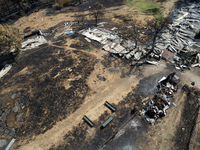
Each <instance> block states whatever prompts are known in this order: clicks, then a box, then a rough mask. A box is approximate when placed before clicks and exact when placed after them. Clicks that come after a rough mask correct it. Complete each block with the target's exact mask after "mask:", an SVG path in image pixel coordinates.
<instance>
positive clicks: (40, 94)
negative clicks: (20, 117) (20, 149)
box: [0, 44, 95, 139]
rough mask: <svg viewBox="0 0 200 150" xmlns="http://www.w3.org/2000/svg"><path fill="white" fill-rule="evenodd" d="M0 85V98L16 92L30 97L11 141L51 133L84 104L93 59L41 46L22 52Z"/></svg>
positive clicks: (83, 53) (87, 55) (72, 52)
mask: <svg viewBox="0 0 200 150" xmlns="http://www.w3.org/2000/svg"><path fill="white" fill-rule="evenodd" d="M16 62H17V64H14V66H13V68H12V69H11V70H10V72H9V73H8V74H7V75H5V76H4V77H3V78H2V79H1V81H0V89H1V91H2V92H1V96H4V95H6V94H9V92H7V91H10V92H13V93H15V92H16V91H17V90H18V89H20V90H23V91H26V92H27V94H29V95H30V97H28V99H27V101H28V104H27V105H26V106H25V108H26V110H27V112H26V115H25V116H24V117H25V122H24V123H23V124H22V126H21V127H20V128H18V129H16V135H15V137H16V138H17V139H21V138H23V137H31V136H32V135H38V134H41V133H44V132H45V131H47V130H49V129H51V128H52V127H53V125H54V124H55V123H56V122H57V121H60V120H62V119H63V118H65V117H66V116H67V115H69V114H71V113H73V112H74V111H75V110H76V109H77V108H79V106H80V105H81V104H82V103H83V102H84V98H85V96H86V94H87V92H88V91H89V90H90V89H89V87H88V86H87V84H86V79H87V77H88V76H89V75H90V73H91V71H92V70H93V64H94V62H95V57H94V56H93V55H89V54H88V53H85V52H83V51H78V50H74V51H71V50H65V49H62V48H57V47H53V46H49V45H47V44H45V45H42V46H41V47H39V48H36V49H32V50H29V51H26V52H23V53H22V54H21V55H20V56H19V57H18V58H17V60H16Z"/></svg>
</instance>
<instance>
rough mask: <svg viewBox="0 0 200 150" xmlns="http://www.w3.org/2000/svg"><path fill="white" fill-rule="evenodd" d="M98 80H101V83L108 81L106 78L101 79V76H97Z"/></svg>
mask: <svg viewBox="0 0 200 150" xmlns="http://www.w3.org/2000/svg"><path fill="white" fill-rule="evenodd" d="M97 78H98V79H99V80H101V81H106V79H105V78H104V77H101V76H99V75H97Z"/></svg>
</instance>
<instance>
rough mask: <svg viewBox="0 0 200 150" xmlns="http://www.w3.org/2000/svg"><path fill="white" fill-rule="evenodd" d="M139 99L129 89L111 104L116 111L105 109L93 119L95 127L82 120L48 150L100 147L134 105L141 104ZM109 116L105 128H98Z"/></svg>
mask: <svg viewBox="0 0 200 150" xmlns="http://www.w3.org/2000/svg"><path fill="white" fill-rule="evenodd" d="M141 99H142V97H141V96H139V95H137V94H135V92H134V91H131V92H130V93H129V94H128V95H127V96H126V97H125V98H124V99H123V100H122V101H121V102H119V103H118V105H117V106H116V105H114V104H112V105H113V106H114V107H115V108H116V109H117V110H116V112H114V113H112V112H111V111H110V110H107V111H105V112H104V113H103V114H102V115H101V116H100V117H99V118H98V119H97V120H95V121H94V123H95V127H93V128H90V127H89V126H88V124H87V123H86V122H84V121H82V123H80V124H79V125H78V126H76V127H74V128H73V130H72V131H70V132H69V133H68V134H66V135H65V137H64V141H65V142H64V143H62V144H61V145H59V146H58V147H55V146H52V147H51V148H50V150H66V149H67V150H78V149H82V150H96V149H99V148H101V147H102V146H104V144H105V142H106V141H107V140H108V139H109V138H110V137H111V136H112V135H113V133H114V132H115V131H116V130H117V129H118V128H119V127H121V126H122V125H123V124H124V123H125V122H126V121H127V120H128V119H129V118H130V117H131V116H132V115H133V114H132V113H131V112H132V110H133V109H134V106H135V105H137V106H141ZM110 116H114V117H115V118H114V120H113V121H112V122H111V123H109V125H108V126H106V128H104V129H100V128H101V126H102V124H103V123H104V122H105V121H106V120H107V119H108V118H109V117H110ZM94 130H95V131H94ZM90 132H91V133H93V132H95V134H91V135H90Z"/></svg>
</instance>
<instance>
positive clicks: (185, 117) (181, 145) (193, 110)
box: [174, 89, 200, 150]
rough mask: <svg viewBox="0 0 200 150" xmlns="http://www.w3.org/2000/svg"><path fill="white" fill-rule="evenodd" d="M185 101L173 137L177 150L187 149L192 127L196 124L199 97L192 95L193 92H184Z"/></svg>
mask: <svg viewBox="0 0 200 150" xmlns="http://www.w3.org/2000/svg"><path fill="white" fill-rule="evenodd" d="M196 90H197V89H196ZM185 94H186V99H185V101H184V104H183V108H184V110H183V112H182V115H181V121H180V123H179V128H178V129H177V131H176V133H175V134H176V136H175V137H174V141H175V147H176V149H179V150H187V149H189V143H190V138H191V136H192V131H193V128H194V125H195V124H196V117H197V116H198V110H199V105H198V104H199V101H198V98H199V97H200V95H198V94H194V91H187V92H185Z"/></svg>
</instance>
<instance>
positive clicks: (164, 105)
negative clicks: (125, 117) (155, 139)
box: [140, 72, 180, 125]
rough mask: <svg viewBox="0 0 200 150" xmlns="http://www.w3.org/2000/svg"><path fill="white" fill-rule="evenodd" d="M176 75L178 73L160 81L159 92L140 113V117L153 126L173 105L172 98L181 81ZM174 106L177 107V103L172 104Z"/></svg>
mask: <svg viewBox="0 0 200 150" xmlns="http://www.w3.org/2000/svg"><path fill="white" fill-rule="evenodd" d="M175 74H176V73H175V72H173V73H171V74H169V75H168V76H167V77H163V78H162V79H161V80H160V81H158V89H159V91H158V92H157V94H155V95H154V97H153V98H152V99H151V100H150V101H148V102H147V103H146V105H145V106H144V108H143V109H142V110H141V111H140V115H141V116H143V117H144V118H145V119H146V121H147V122H149V123H150V124H151V125H154V124H155V122H156V120H157V119H158V118H162V117H164V116H166V114H167V109H169V107H170V104H171V100H170V97H171V95H172V94H173V93H174V92H176V91H177V89H178V86H177V84H178V83H179V81H180V79H179V77H178V76H177V75H175ZM172 104H173V105H175V106H176V107H177V105H176V104H175V103H173V102H172Z"/></svg>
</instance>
